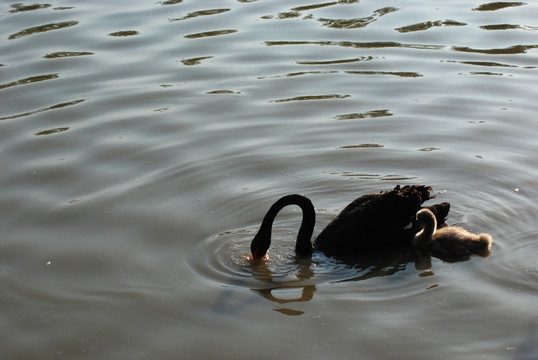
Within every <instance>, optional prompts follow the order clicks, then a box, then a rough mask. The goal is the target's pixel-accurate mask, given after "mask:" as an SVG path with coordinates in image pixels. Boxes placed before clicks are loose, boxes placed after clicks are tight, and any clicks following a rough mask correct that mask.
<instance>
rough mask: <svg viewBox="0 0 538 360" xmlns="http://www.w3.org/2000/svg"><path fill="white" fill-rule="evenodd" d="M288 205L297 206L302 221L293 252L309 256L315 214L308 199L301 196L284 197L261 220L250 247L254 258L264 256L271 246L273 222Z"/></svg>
mask: <svg viewBox="0 0 538 360" xmlns="http://www.w3.org/2000/svg"><path fill="white" fill-rule="evenodd" d="M288 205H298V206H299V207H300V208H301V210H302V212H303V220H302V222H301V227H300V228H299V233H298V234H297V242H296V243H295V252H296V253H297V254H298V255H308V254H311V253H312V251H313V249H312V241H311V238H312V233H313V232H314V225H315V223H316V212H315V210H314V205H312V202H311V201H310V199H308V198H307V197H305V196H303V195H298V194H295V195H286V196H284V197H282V198H280V199H278V201H277V202H275V203H274V204H273V205H272V206H271V208H270V209H269V211H268V212H267V214H265V217H264V218H263V221H262V225H261V226H260V230H259V231H258V233H257V234H256V236H254V239H253V240H252V243H251V245H250V248H251V251H252V255H253V257H254V258H261V257H263V256H264V255H265V253H266V252H267V250H268V249H269V246H270V245H271V229H272V227H273V221H274V220H275V218H276V216H277V214H278V212H279V211H280V210H282V209H283V208H284V207H286V206H288Z"/></svg>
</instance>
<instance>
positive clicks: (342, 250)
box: [250, 185, 450, 259]
mask: <svg viewBox="0 0 538 360" xmlns="http://www.w3.org/2000/svg"><path fill="white" fill-rule="evenodd" d="M431 190H432V188H431V187H429V186H425V185H407V186H404V187H400V186H399V185H398V186H396V187H395V188H394V189H393V190H391V191H382V192H380V193H379V194H368V195H363V196H361V197H359V198H357V199H355V200H354V201H353V202H352V203H350V204H349V205H348V206H346V207H345V208H344V210H342V211H341V212H340V214H338V215H337V216H336V217H335V218H334V219H333V220H332V221H331V222H330V223H329V224H328V225H327V227H326V228H325V229H324V230H323V231H322V232H321V233H320V234H319V235H318V237H317V238H316V240H315V242H314V244H312V241H311V238H312V234H313V232H314V225H315V222H316V212H315V210H314V206H313V205H312V202H311V201H310V199H308V198H307V197H306V196H303V195H298V194H294V195H286V196H283V197H282V198H280V199H279V200H277V201H276V202H275V203H274V204H273V205H272V206H271V208H270V209H269V211H268V212H267V213H266V214H265V217H264V218H263V221H262V224H261V226H260V229H259V230H258V233H257V234H256V235H255V236H254V239H253V240H252V243H251V244H250V249H251V252H252V257H253V259H259V258H262V257H264V256H265V254H266V253H267V250H268V249H269V246H270V245H271V230H272V227H273V221H274V219H275V217H276V216H277V214H278V212H279V211H280V210H281V209H282V208H284V207H285V206H288V205H298V206H299V207H300V208H301V210H302V212H303V218H302V222H301V226H300V228H299V232H298V235H297V241H296V244H295V252H296V254H297V255H309V254H312V252H313V251H315V250H319V251H322V252H324V253H325V254H327V255H330V256H333V255H334V256H345V255H354V254H359V253H362V252H366V251H375V250H383V249H386V248H391V249H393V248H395V247H400V246H405V247H411V240H412V239H413V236H414V235H415V234H416V233H417V232H418V231H419V230H420V228H419V227H418V224H417V223H416V221H415V214H416V213H417V211H419V210H420V209H421V205H422V203H423V202H425V201H426V200H429V199H431V198H433V197H434V196H433V195H431V194H430V191H431ZM429 208H430V210H431V211H432V213H433V214H435V215H436V216H437V221H438V223H439V224H442V223H443V222H444V220H445V218H446V216H447V214H448V211H449V210H450V204H449V203H441V204H437V205H433V206H430V207H429Z"/></svg>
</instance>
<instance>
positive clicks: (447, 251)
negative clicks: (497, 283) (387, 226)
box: [412, 209, 491, 257]
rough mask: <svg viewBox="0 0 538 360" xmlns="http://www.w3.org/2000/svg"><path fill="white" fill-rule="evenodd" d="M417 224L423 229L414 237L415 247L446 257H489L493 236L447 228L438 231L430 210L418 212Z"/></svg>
mask: <svg viewBox="0 0 538 360" xmlns="http://www.w3.org/2000/svg"><path fill="white" fill-rule="evenodd" d="M417 222H418V224H419V225H420V227H423V229H422V230H421V231H420V232H418V233H417V234H416V235H415V236H414V237H413V241H412V243H413V246H414V247H416V248H419V249H424V250H429V251H431V252H432V253H434V254H435V253H437V254H441V255H444V256H454V257H460V256H469V255H473V254H474V255H478V256H482V257H487V256H489V253H490V249H491V236H490V235H489V234H478V235H475V234H471V233H470V232H468V231H467V230H465V229H462V228H460V227H455V226H447V227H444V228H442V229H438V230H436V227H437V220H436V219H435V216H434V214H433V213H432V212H431V211H430V210H428V209H422V210H420V211H419V212H417Z"/></svg>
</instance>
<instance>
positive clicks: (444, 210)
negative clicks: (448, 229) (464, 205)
mask: <svg viewBox="0 0 538 360" xmlns="http://www.w3.org/2000/svg"><path fill="white" fill-rule="evenodd" d="M427 209H429V210H430V211H431V212H432V213H433V215H434V216H435V220H437V228H441V227H442V226H443V225H444V223H445V220H446V218H447V216H448V212H449V211H450V204H449V203H447V202H444V203H440V204H435V205H432V206H428V207H427Z"/></svg>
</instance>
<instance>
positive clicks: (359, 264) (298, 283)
mask: <svg viewBox="0 0 538 360" xmlns="http://www.w3.org/2000/svg"><path fill="white" fill-rule="evenodd" d="M434 255H436V256H435V257H437V258H439V259H440V260H442V261H444V262H448V263H455V262H461V261H467V260H469V259H470V258H471V256H460V257H450V258H448V257H446V256H443V254H429V253H424V252H418V251H416V250H415V249H395V250H393V251H384V252H382V253H373V254H372V253H369V254H364V255H356V256H352V257H348V258H344V259H338V260H335V259H332V258H328V257H324V256H323V255H320V257H318V258H317V259H315V260H313V258H312V257H295V259H294V265H295V267H296V270H297V272H296V278H295V279H291V280H282V279H280V278H281V276H275V274H273V272H272V271H271V269H270V268H269V266H268V264H269V263H270V260H267V259H258V260H251V266H252V271H253V277H254V278H255V279H256V280H259V281H262V282H264V283H266V284H267V285H268V286H267V287H263V288H252V289H251V290H252V291H253V292H255V293H257V294H259V295H261V296H262V297H263V298H265V299H266V300H269V301H270V302H273V303H276V304H278V306H277V307H275V308H273V310H275V311H277V312H280V313H281V314H284V315H290V316H297V315H302V314H303V313H304V312H303V311H300V310H296V309H293V308H292V307H291V306H289V305H290V304H294V303H301V302H307V301H310V300H312V299H313V298H314V293H315V292H316V290H317V288H316V283H321V282H323V280H326V279H319V278H317V277H316V276H317V275H319V277H320V278H326V277H328V278H329V282H331V283H340V282H351V281H363V280H368V279H372V278H377V277H386V276H391V275H394V274H396V273H398V272H401V271H405V270H406V269H407V267H408V266H409V265H410V264H413V266H414V268H415V270H417V271H419V274H418V276H419V277H427V276H433V275H434V272H433V270H432V256H434ZM320 259H321V260H320ZM335 265H336V266H335ZM320 267H327V268H326V269H325V271H326V272H327V271H331V270H334V272H335V274H332V275H331V274H329V273H327V274H320V273H319V271H320V270H319V268H320ZM314 269H316V271H315V270H314ZM316 280H318V281H316ZM436 286H437V285H434V286H430V287H428V288H427V289H430V288H433V287H436ZM290 293H294V294H295V295H296V296H291V297H290ZM283 305H286V306H283Z"/></svg>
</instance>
